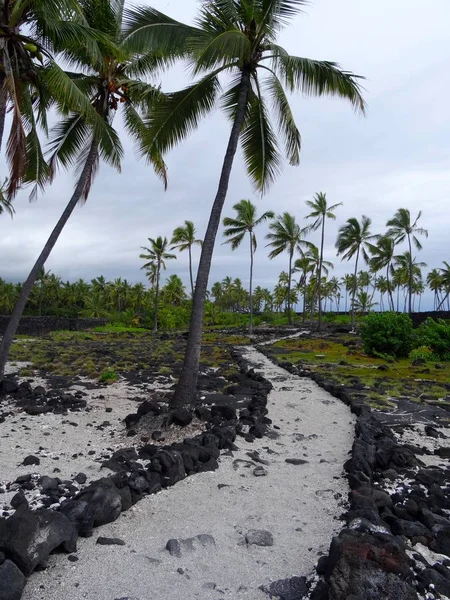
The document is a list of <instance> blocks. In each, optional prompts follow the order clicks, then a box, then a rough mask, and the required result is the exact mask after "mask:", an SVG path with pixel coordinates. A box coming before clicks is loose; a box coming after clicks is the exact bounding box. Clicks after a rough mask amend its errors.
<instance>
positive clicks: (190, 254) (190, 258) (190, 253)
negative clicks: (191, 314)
mask: <svg viewBox="0 0 450 600" xmlns="http://www.w3.org/2000/svg"><path fill="white" fill-rule="evenodd" d="M189 276H190V278H191V293H192V297H194V278H193V277H192V247H191V246H189Z"/></svg>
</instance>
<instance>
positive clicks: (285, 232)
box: [266, 212, 309, 325]
mask: <svg viewBox="0 0 450 600" xmlns="http://www.w3.org/2000/svg"><path fill="white" fill-rule="evenodd" d="M269 229H270V232H269V233H268V234H267V235H266V239H267V240H270V242H269V243H268V244H266V246H268V247H270V248H272V251H271V252H270V254H269V258H270V260H272V259H273V258H275V257H276V256H278V255H279V254H281V253H282V252H288V254H289V269H288V273H287V276H288V281H287V284H288V285H287V315H288V323H289V325H292V314H291V280H292V259H293V257H294V252H295V250H299V251H301V247H302V246H308V245H309V242H307V241H306V240H304V239H303V236H304V235H305V233H306V232H307V231H308V229H307V228H304V229H301V228H300V225H299V224H298V223H297V222H296V221H295V217H294V216H293V215H291V214H289V213H288V212H285V213H283V214H282V215H278V216H277V218H276V220H275V221H274V222H273V223H271V224H270V225H269Z"/></svg>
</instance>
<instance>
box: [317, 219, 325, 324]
mask: <svg viewBox="0 0 450 600" xmlns="http://www.w3.org/2000/svg"><path fill="white" fill-rule="evenodd" d="M324 239H325V215H323V217H322V240H321V242H320V259H319V278H318V280H317V299H318V309H319V323H318V325H317V329H318V331H320V330H321V329H322V263H323V244H324Z"/></svg>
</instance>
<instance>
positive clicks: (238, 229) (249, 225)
mask: <svg viewBox="0 0 450 600" xmlns="http://www.w3.org/2000/svg"><path fill="white" fill-rule="evenodd" d="M233 209H234V210H235V211H236V213H237V214H236V218H235V219H233V218H231V217H225V218H224V220H223V225H224V227H227V228H228V229H225V231H224V232H223V235H224V236H225V237H227V238H230V239H228V240H227V241H226V242H225V244H231V249H232V250H236V248H239V246H240V245H241V242H242V240H243V239H244V237H245V235H246V234H247V233H248V235H249V242H250V281H249V309H250V322H249V326H248V333H249V335H252V334H253V289H252V284H253V255H254V252H255V250H256V247H257V243H256V234H255V231H254V230H255V227H258V225H261V223H264V221H267V219H273V218H274V216H275V215H274V213H273V212H272V211H271V210H267V211H266V212H265V213H264V214H263V215H261V216H260V217H259V218H257V209H256V206H255V205H254V204H253V203H252V202H251V201H250V200H241V201H240V202H238V203H237V204H235V205H234V206H233Z"/></svg>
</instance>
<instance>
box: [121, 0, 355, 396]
mask: <svg viewBox="0 0 450 600" xmlns="http://www.w3.org/2000/svg"><path fill="white" fill-rule="evenodd" d="M304 4H305V0H283V1H282V2H280V0H252V2H248V1H247V0H211V1H209V2H202V6H201V8H200V14H199V17H198V19H197V25H198V26H197V27H196V28H194V27H192V28H187V27H183V26H181V25H180V24H178V23H176V22H174V20H173V19H170V18H168V17H166V16H165V15H162V14H161V13H160V12H158V11H155V10H153V9H151V8H147V7H146V8H143V9H141V10H140V12H139V15H136V16H135V17H132V18H130V19H129V32H130V33H129V35H130V37H134V38H136V39H137V40H139V42H140V43H141V44H142V46H147V47H149V48H161V44H163V49H164V50H166V49H170V47H171V45H178V46H179V43H180V40H183V41H184V43H185V47H186V48H187V49H188V51H189V52H190V53H191V64H192V71H193V73H194V75H202V77H201V78H200V79H199V80H198V81H197V82H195V83H194V84H193V85H191V86H189V87H187V88H186V89H185V90H183V91H181V92H175V93H174V94H170V95H168V96H167V98H166V100H165V101H163V102H161V104H160V106H159V109H157V110H156V112H152V115H151V118H150V119H149V126H150V128H149V136H150V138H151V139H152V140H153V143H154V146H155V147H157V148H158V150H160V151H161V152H163V153H164V152H165V151H167V150H169V149H171V148H172V147H173V146H174V145H175V144H177V143H178V142H179V141H181V140H182V139H184V138H185V137H186V136H187V135H188V134H190V133H191V132H192V131H193V130H194V129H195V128H196V127H197V125H198V123H199V121H200V118H201V117H203V116H205V115H206V114H208V113H210V112H211V111H212V110H213V109H214V108H215V106H216V105H217V102H218V100H219V99H221V104H222V107H223V109H224V110H225V112H226V114H227V115H228V116H229V118H230V119H231V122H232V126H231V133H230V137H229V140H228V145H227V150H226V153H225V157H224V162H223V165H222V170H221V175H220V179H219V185H218V189H217V194H216V197H215V199H214V202H213V205H212V209H211V214H210V219H209V222H208V226H207V230H206V234H205V239H204V243H203V247H202V253H201V256H200V263H199V268H198V274H197V281H196V286H195V293H194V299H193V306H192V315H191V322H190V327H189V336H188V341H187V347H186V354H185V359H184V364H183V369H182V372H181V376H180V379H179V381H178V385H177V388H176V391H175V394H174V397H173V401H172V406H173V407H176V406H182V405H188V404H193V403H194V398H195V393H196V384H197V375H198V370H199V369H198V366H199V361H200V348H201V338H202V322H203V312H204V305H205V294H206V290H207V285H208V278H209V272H210V268H211V260H212V255H213V251H214V244H215V239H216V236H217V231H218V228H219V224H220V219H221V214H222V209H223V205H224V202H225V199H226V195H227V190H228V184H229V180H230V175H231V170H232V166H233V161H234V157H235V154H236V150H237V146H238V143H239V140H241V143H242V147H243V153H244V159H245V162H246V166H247V171H248V173H249V176H250V178H251V179H252V181H253V183H254V185H255V187H256V189H257V190H258V191H261V192H264V191H266V189H267V188H268V187H269V185H270V183H271V182H272V181H273V180H274V179H275V177H276V175H277V174H278V172H279V171H280V167H281V160H280V154H279V150H278V147H279V143H278V139H277V136H276V134H275V132H274V130H273V127H272V124H271V120H270V118H269V111H268V107H267V99H266V98H265V96H264V95H263V90H267V91H268V93H269V97H270V102H271V103H272V105H273V107H274V111H275V114H276V120H277V125H278V130H279V133H280V138H281V140H280V141H282V143H283V144H284V146H285V151H286V155H287V158H288V160H289V162H290V164H292V165H297V164H298V163H299V154H300V133H299V131H298V128H297V126H296V125H295V121H294V117H293V114H292V111H291V109H290V106H289V101H288V98H287V95H286V93H285V88H286V89H287V90H288V91H290V92H303V93H306V94H308V95H318V96H323V95H335V96H340V97H342V98H345V99H348V100H349V101H350V102H351V104H352V105H353V106H354V108H355V109H356V110H360V111H362V112H363V111H364V108H365V105H364V100H363V98H362V95H361V89H360V86H359V84H358V79H357V77H356V76H355V75H353V74H351V73H349V72H346V71H342V70H341V69H340V68H339V66H338V65H337V64H335V63H332V62H327V61H314V60H311V59H305V58H300V57H296V56H291V55H289V53H288V52H287V51H286V50H284V49H283V48H281V47H280V46H279V45H277V44H276V36H277V34H278V32H279V31H280V30H281V29H282V28H283V27H284V26H285V25H286V24H287V23H288V22H289V21H290V20H291V19H292V18H293V17H294V16H295V15H296V14H298V13H300V12H301V8H302V7H303V5H304ZM259 73H262V74H264V82H262V81H261V79H260V77H259ZM221 74H226V75H227V76H228V81H230V82H231V83H230V85H229V87H228V88H227V90H226V91H225V92H224V93H222V88H221V86H220V82H219V76H220V75H221ZM262 83H264V85H262Z"/></svg>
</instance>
